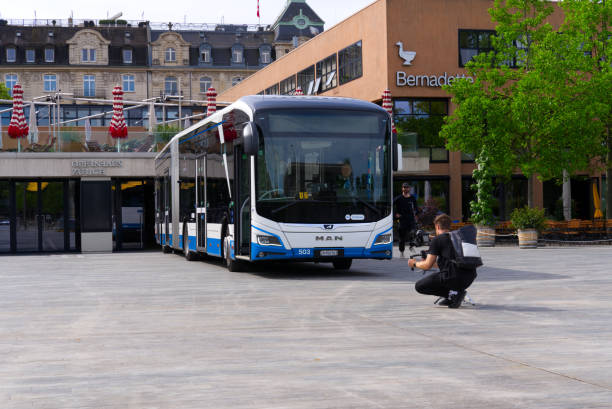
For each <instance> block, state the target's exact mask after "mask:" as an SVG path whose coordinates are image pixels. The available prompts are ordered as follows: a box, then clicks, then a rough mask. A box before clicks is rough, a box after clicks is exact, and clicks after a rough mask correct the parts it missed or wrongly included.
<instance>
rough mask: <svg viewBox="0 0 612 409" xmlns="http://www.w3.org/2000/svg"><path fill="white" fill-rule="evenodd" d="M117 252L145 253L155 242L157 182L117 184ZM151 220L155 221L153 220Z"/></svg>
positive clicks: (119, 182) (115, 203)
mask: <svg viewBox="0 0 612 409" xmlns="http://www.w3.org/2000/svg"><path fill="white" fill-rule="evenodd" d="M113 192H114V198H113V202H114V209H113V210H114V211H113V213H114V215H113V220H114V221H115V225H114V229H113V230H114V231H113V233H114V235H113V237H114V246H113V247H114V249H115V250H117V251H119V250H141V249H144V248H146V247H147V246H148V245H149V244H151V242H152V241H154V240H153V239H152V237H151V236H152V235H153V230H152V229H151V228H150V227H149V226H153V223H154V218H153V182H152V181H151V180H143V179H138V180H115V182H114V184H113ZM149 219H151V220H149Z"/></svg>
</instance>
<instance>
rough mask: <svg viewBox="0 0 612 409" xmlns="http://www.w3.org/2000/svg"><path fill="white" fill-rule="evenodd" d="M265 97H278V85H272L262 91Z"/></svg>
mask: <svg viewBox="0 0 612 409" xmlns="http://www.w3.org/2000/svg"><path fill="white" fill-rule="evenodd" d="M264 94H265V95H278V84H274V85H272V86H271V87H270V88H267V89H266V90H265V91H264Z"/></svg>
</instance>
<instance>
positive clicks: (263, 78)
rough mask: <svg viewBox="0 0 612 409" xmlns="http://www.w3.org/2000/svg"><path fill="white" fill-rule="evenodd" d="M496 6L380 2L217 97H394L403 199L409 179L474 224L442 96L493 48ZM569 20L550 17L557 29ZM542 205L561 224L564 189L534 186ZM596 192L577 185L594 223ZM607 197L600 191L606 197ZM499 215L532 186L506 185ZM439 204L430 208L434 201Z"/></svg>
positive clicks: (461, 158) (463, 165)
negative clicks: (450, 145) (448, 141)
mask: <svg viewBox="0 0 612 409" xmlns="http://www.w3.org/2000/svg"><path fill="white" fill-rule="evenodd" d="M492 6H493V1H492V0H378V1H375V2H374V3H372V4H371V5H369V6H367V7H365V8H364V9H362V10H361V11H359V12H357V13H356V14H354V15H353V16H351V17H349V18H347V19H346V20H344V21H342V22H341V23H339V24H337V25H336V26H334V27H331V28H329V29H327V30H326V31H325V32H324V33H322V34H320V35H318V36H316V37H314V38H313V39H311V40H309V41H308V42H306V43H305V44H303V45H301V46H300V47H299V48H297V49H295V50H293V51H291V52H290V53H289V54H287V55H284V56H282V57H281V58H279V59H278V61H275V62H274V63H272V64H270V65H269V66H268V67H265V68H264V69H262V70H259V71H258V72H257V73H255V74H254V75H252V76H251V77H249V78H247V79H245V80H244V81H242V82H241V83H240V84H239V85H237V86H235V87H233V88H230V89H229V90H227V91H225V92H223V93H221V94H220V96H219V99H220V100H223V101H234V100H235V99H237V98H239V97H240V96H242V95H248V94H264V95H265V94H277V93H278V94H292V93H293V92H294V91H295V89H296V87H297V86H300V87H301V89H302V91H303V92H304V94H306V95H320V96H321V95H322V96H330V97H351V98H358V99H364V100H368V101H372V102H375V103H381V98H382V93H383V91H384V90H386V89H389V90H390V91H391V94H392V98H393V112H394V121H395V124H396V128H397V130H398V139H399V141H400V142H401V143H402V145H403V148H404V158H403V169H404V170H403V171H401V172H397V173H396V175H395V184H396V188H397V189H396V191H397V192H399V191H400V190H399V185H400V184H401V183H402V182H405V181H409V182H411V183H412V184H413V186H414V187H415V191H416V193H417V195H418V197H419V203H420V205H421V206H422V205H424V204H426V203H425V202H426V201H428V200H429V199H434V200H435V202H436V203H435V206H436V207H437V208H438V209H439V210H442V211H444V212H448V213H449V214H450V215H451V217H452V219H454V220H455V221H465V220H467V219H468V218H469V215H470V210H469V201H470V200H472V199H473V197H474V193H473V191H472V190H471V189H470V185H471V184H472V177H471V175H472V170H473V169H474V166H475V165H474V162H473V160H472V158H471V157H470V155H468V154H465V153H461V152H449V151H447V150H446V149H445V147H444V140H442V139H441V138H440V137H439V133H438V132H439V130H440V127H441V125H442V123H443V118H444V116H446V115H449V114H451V113H452V111H453V109H454V107H453V106H452V103H451V100H450V96H449V95H448V94H447V93H446V92H445V91H444V90H443V89H442V88H441V87H442V86H443V85H445V84H448V83H449V82H451V81H453V79H454V78H457V77H464V76H466V75H467V72H466V70H465V69H464V65H465V64H466V63H467V62H468V61H469V60H470V59H471V57H472V56H474V55H476V54H477V53H479V52H482V51H488V50H490V47H491V43H490V38H491V35H492V34H493V33H494V29H495V26H494V24H493V23H492V22H491V18H490V15H489V13H488V9H489V8H491V7H492ZM561 21H562V15H561V13H560V12H559V11H556V12H555V13H554V14H553V15H552V16H551V17H550V22H551V23H552V24H553V25H559V24H560V23H561ZM534 182H535V198H534V199H535V205H536V206H540V207H544V208H546V209H547V212H548V213H549V215H550V216H560V215H561V214H562V213H561V212H562V205H561V202H560V197H561V186H559V185H557V184H555V183H554V182H545V183H541V182H539V181H538V180H537V179H536V178H534ZM592 184H596V185H597V186H598V187H599V188H605V180H602V175H600V174H594V175H588V174H585V175H583V177H577V178H575V179H574V180H572V190H573V195H572V196H573V199H574V215H575V217H578V218H584V219H587V218H591V217H592V215H593V213H592V208H593V203H592V202H593V195H592ZM600 191H601V190H600ZM495 196H496V199H497V206H496V208H495V212H496V216H497V217H498V218H499V219H501V220H508V218H509V214H510V212H511V210H512V209H513V208H515V207H517V206H522V205H524V204H526V201H527V199H526V198H527V180H526V179H525V178H524V177H523V176H522V175H520V174H516V175H515V176H514V177H513V178H512V179H511V180H506V181H501V180H500V181H499V183H497V185H496V190H495ZM430 204H433V203H430Z"/></svg>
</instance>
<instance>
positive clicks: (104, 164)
mask: <svg viewBox="0 0 612 409" xmlns="http://www.w3.org/2000/svg"><path fill="white" fill-rule="evenodd" d="M71 166H72V174H73V175H77V176H91V175H104V174H105V173H106V168H120V167H122V166H123V163H122V162H121V161H120V160H86V159H83V160H73V161H72V163H71Z"/></svg>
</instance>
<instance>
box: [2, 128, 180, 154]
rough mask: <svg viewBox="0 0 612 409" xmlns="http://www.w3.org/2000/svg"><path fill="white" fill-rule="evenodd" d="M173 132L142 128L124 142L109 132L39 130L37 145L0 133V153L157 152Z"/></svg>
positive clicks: (25, 139)
mask: <svg viewBox="0 0 612 409" xmlns="http://www.w3.org/2000/svg"><path fill="white" fill-rule="evenodd" d="M175 134H176V131H166V132H164V131H159V132H154V133H153V134H151V133H149V132H148V131H146V130H142V128H138V129H137V130H132V129H128V136H127V138H123V139H115V138H113V137H111V135H110V133H109V132H108V128H105V129H104V130H97V129H95V128H94V130H92V131H91V133H89V135H88V136H87V135H86V134H85V131H84V130H75V129H61V130H60V131H59V132H57V131H56V132H52V131H48V130H46V129H40V130H39V133H38V137H37V141H35V142H33V143H32V142H29V141H28V138H20V139H19V140H17V139H12V138H10V137H9V136H8V135H7V133H6V128H4V129H3V130H2V134H1V137H2V143H1V144H0V152H159V151H160V150H161V149H162V148H163V147H164V146H165V145H166V143H167V142H168V141H169V140H170V139H171V138H172V137H173V136H174V135H175Z"/></svg>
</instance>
